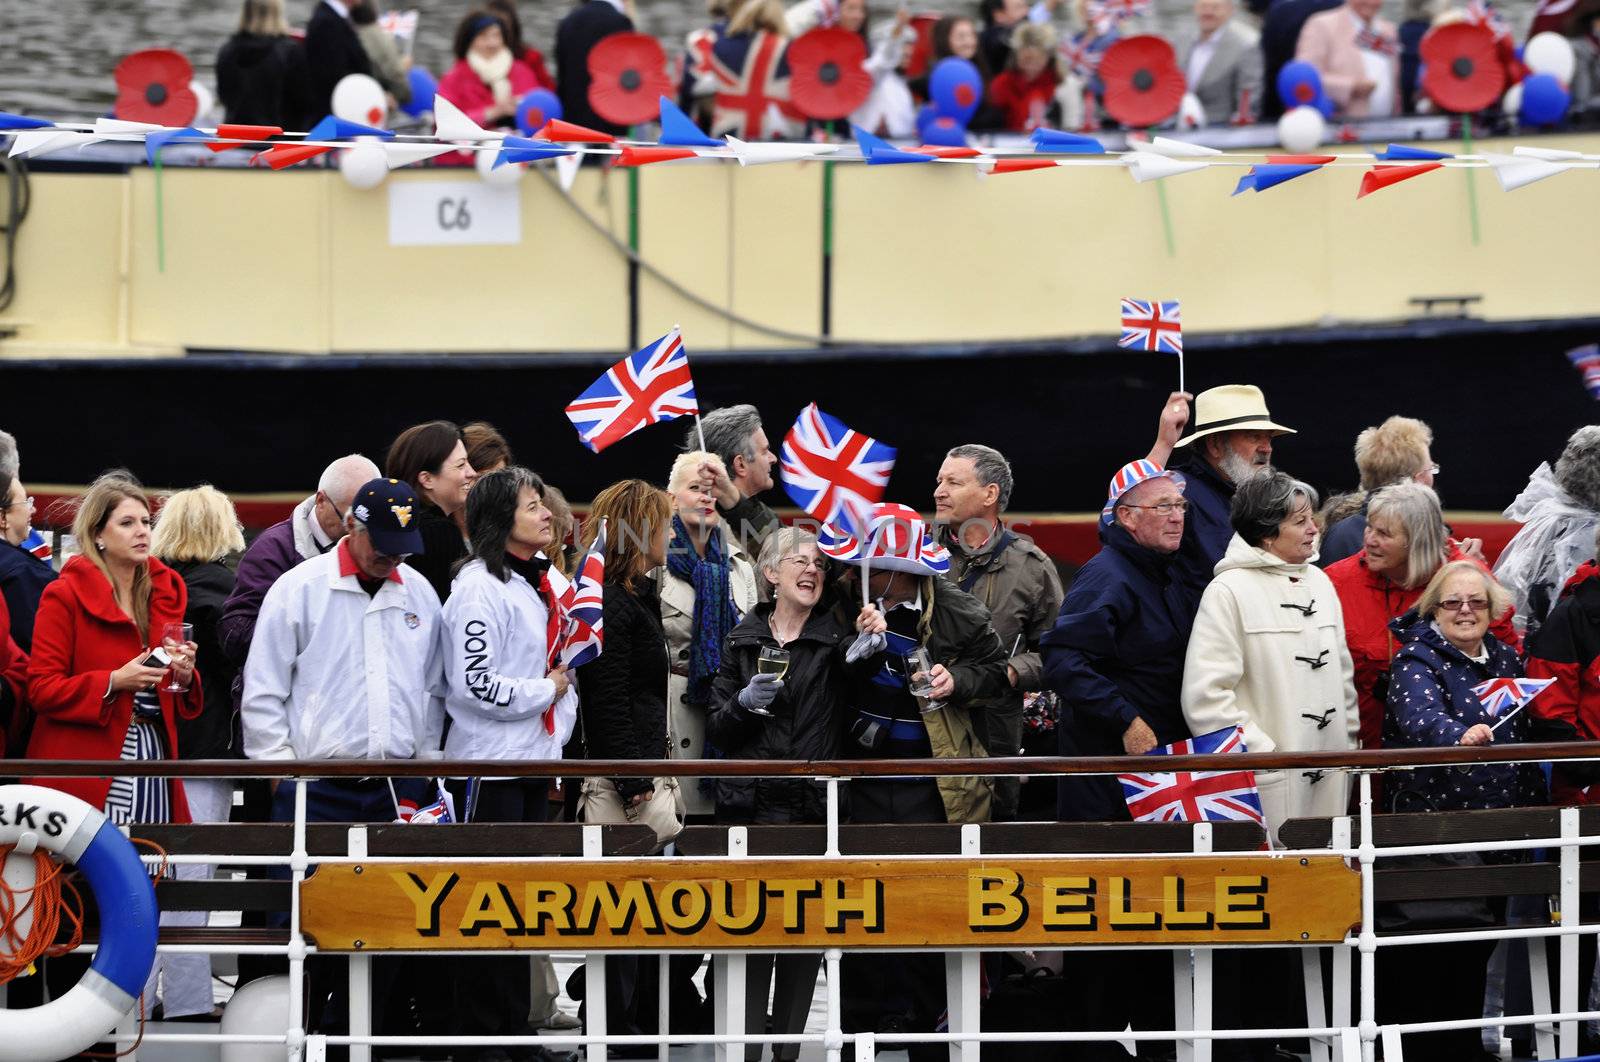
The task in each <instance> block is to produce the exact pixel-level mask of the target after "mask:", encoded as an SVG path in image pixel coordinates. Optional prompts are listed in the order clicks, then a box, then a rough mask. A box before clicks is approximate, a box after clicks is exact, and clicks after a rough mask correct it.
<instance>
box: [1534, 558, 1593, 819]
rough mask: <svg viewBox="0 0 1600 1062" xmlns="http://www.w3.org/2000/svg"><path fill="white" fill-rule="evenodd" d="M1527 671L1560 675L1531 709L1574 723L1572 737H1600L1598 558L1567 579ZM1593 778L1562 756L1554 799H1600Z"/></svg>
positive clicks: (1555, 776)
mask: <svg viewBox="0 0 1600 1062" xmlns="http://www.w3.org/2000/svg"><path fill="white" fill-rule="evenodd" d="M1528 677H1529V678H1544V679H1554V680H1555V685H1553V686H1551V687H1550V688H1549V689H1547V690H1545V691H1544V692H1543V693H1541V694H1539V695H1538V696H1537V697H1535V698H1534V699H1533V700H1532V701H1531V702H1529V704H1528V712H1529V714H1531V715H1533V716H1534V717H1535V718H1537V719H1542V720H1545V721H1547V722H1554V723H1556V724H1560V729H1563V730H1565V729H1566V728H1571V731H1572V734H1571V737H1572V738H1573V740H1577V741H1594V740H1596V739H1597V738H1600V567H1597V566H1596V564H1595V562H1594V561H1585V562H1584V563H1583V564H1582V565H1580V566H1579V567H1578V570H1577V571H1576V572H1574V573H1573V575H1572V578H1570V579H1568V580H1567V585H1566V587H1565V588H1564V589H1563V590H1562V591H1561V598H1560V600H1559V601H1557V602H1556V607H1555V608H1553V609H1551V610H1550V615H1549V617H1548V618H1546V620H1545V621H1544V623H1543V624H1541V625H1540V627H1539V631H1538V633H1537V634H1535V635H1534V636H1533V637H1532V638H1531V639H1530V640H1529V643H1528ZM1552 736H1554V735H1552ZM1586 766H1590V767H1592V765H1586ZM1589 782H1590V780H1589V778H1588V777H1587V776H1583V777H1579V776H1574V775H1572V774H1570V773H1569V768H1566V767H1563V765H1562V764H1561V763H1559V762H1558V763H1556V765H1555V772H1554V774H1553V776H1552V778H1551V785H1550V797H1551V800H1552V801H1553V802H1556V803H1559V804H1561V805H1562V806H1563V807H1570V806H1572V805H1575V804H1593V803H1600V785H1591V784H1589Z"/></svg>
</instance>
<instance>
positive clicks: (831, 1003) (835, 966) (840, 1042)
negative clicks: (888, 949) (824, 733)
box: [822, 779, 872, 1062]
mask: <svg viewBox="0 0 1600 1062" xmlns="http://www.w3.org/2000/svg"><path fill="white" fill-rule="evenodd" d="M830 780H831V779H830ZM842 954H843V952H841V951H840V950H839V949H838V948H829V949H828V950H827V951H825V952H823V953H822V965H823V968H824V970H825V971H826V977H827V983H828V1027H827V1028H826V1029H824V1030H823V1037H824V1041H823V1042H824V1046H825V1047H826V1049H827V1052H828V1060H827V1062H840V1054H841V1052H842V1050H843V1048H844V1030H843V1029H842V1028H841V1026H842V1025H843V1024H844V1021H843V1018H842V1016H841V1009H842V1008H841V1007H840V1004H839V958H840V956H841V955H842ZM870 1041H871V1038H870V1037H868V1043H869V1046H868V1051H869V1052H870V1051H871V1046H870ZM856 1057H857V1058H860V1057H861V1041H860V1039H857V1040H856ZM867 1057H868V1058H870V1057H872V1056H871V1054H870V1053H869V1054H868V1055H867Z"/></svg>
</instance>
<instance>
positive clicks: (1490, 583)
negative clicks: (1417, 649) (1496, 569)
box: [1417, 560, 1511, 620]
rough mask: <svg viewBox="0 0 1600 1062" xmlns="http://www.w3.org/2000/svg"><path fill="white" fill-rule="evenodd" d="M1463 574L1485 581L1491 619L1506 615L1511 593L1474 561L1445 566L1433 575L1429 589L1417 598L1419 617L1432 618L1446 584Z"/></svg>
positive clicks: (1485, 592)
mask: <svg viewBox="0 0 1600 1062" xmlns="http://www.w3.org/2000/svg"><path fill="white" fill-rule="evenodd" d="M1461 572H1471V573H1472V574H1473V575H1476V576H1477V577H1478V578H1480V579H1482V580H1483V591H1484V594H1485V596H1487V597H1488V598H1489V619H1490V620H1494V619H1495V618H1497V617H1499V616H1503V615H1505V612H1506V609H1508V608H1510V607H1511V592H1510V591H1509V590H1507V589H1506V588H1505V587H1503V586H1501V585H1500V583H1499V581H1498V580H1496V579H1495V577H1494V576H1493V575H1490V574H1489V573H1488V572H1487V571H1486V570H1485V569H1484V567H1483V565H1481V564H1478V563H1476V562H1474V561H1469V560H1458V561H1451V562H1450V563H1449V564H1446V565H1443V566H1441V567H1440V568H1439V570H1438V571H1436V572H1434V573H1433V578H1432V579H1429V580H1428V588H1427V589H1426V590H1424V591H1423V592H1422V596H1421V597H1419V598H1417V615H1418V616H1421V617H1423V618H1424V619H1426V618H1428V617H1429V616H1431V615H1432V614H1433V612H1434V610H1435V609H1437V608H1438V607H1439V602H1440V601H1442V600H1443V599H1444V584H1445V582H1446V581H1447V580H1448V579H1449V578H1450V577H1451V576H1452V575H1457V574H1459V573H1461Z"/></svg>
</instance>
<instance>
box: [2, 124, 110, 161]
mask: <svg viewBox="0 0 1600 1062" xmlns="http://www.w3.org/2000/svg"><path fill="white" fill-rule="evenodd" d="M103 139H104V137H100V136H96V135H95V134H94V133H77V132H72V131H70V130H61V129H24V130H22V131H20V132H18V133H16V134H15V135H14V136H13V138H12V141H11V157H12V158H24V159H36V158H39V157H41V156H44V155H50V154H53V153H54V152H57V151H65V150H66V149H68V148H75V147H83V146H84V145H85V144H94V143H97V142H99V141H100V140H103Z"/></svg>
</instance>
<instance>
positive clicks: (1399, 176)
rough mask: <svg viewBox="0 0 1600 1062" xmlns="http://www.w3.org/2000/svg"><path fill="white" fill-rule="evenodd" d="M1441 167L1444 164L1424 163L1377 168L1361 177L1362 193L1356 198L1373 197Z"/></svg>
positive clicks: (1357, 194) (1358, 193)
mask: <svg viewBox="0 0 1600 1062" xmlns="http://www.w3.org/2000/svg"><path fill="white" fill-rule="evenodd" d="M1441 165H1443V164H1442V163H1438V162H1424V163H1420V164H1418V165H1416V166H1375V167H1373V168H1372V169H1370V170H1368V171H1367V172H1366V173H1364V174H1362V175H1361V191H1359V192H1357V193H1356V198H1357V199H1360V198H1361V197H1362V196H1366V195H1371V194H1372V193H1373V192H1376V191H1379V190H1381V189H1384V188H1387V187H1389V186H1390V185H1391V184H1399V183H1400V182H1401V181H1407V180H1410V179H1411V178H1413V177H1416V176H1418V175H1419V174H1424V173H1427V172H1428V171H1429V170H1437V169H1439V168H1440V166H1441Z"/></svg>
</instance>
